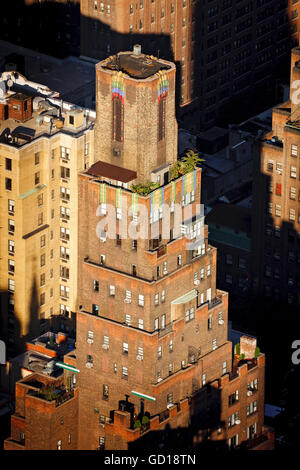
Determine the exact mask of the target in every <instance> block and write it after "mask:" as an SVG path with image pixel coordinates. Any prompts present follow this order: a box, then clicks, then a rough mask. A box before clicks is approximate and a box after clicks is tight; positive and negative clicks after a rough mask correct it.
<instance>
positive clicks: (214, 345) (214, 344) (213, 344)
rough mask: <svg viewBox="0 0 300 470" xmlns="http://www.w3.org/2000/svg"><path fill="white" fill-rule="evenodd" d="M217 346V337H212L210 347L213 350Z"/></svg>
mask: <svg viewBox="0 0 300 470" xmlns="http://www.w3.org/2000/svg"><path fill="white" fill-rule="evenodd" d="M217 347H218V346H217V339H216V338H214V339H213V340H212V348H213V350H215V349H217Z"/></svg>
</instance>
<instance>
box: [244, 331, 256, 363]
mask: <svg viewBox="0 0 300 470" xmlns="http://www.w3.org/2000/svg"><path fill="white" fill-rule="evenodd" d="M255 348H256V338H250V336H241V338H240V354H245V359H253V358H254V357H255Z"/></svg>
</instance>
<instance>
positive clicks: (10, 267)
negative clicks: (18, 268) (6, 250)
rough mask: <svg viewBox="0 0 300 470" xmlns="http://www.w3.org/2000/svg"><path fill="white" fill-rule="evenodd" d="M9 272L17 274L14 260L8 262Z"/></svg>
mask: <svg viewBox="0 0 300 470" xmlns="http://www.w3.org/2000/svg"><path fill="white" fill-rule="evenodd" d="M8 272H9V273H10V274H13V273H14V272H15V262H14V260H12V259H9V260H8Z"/></svg>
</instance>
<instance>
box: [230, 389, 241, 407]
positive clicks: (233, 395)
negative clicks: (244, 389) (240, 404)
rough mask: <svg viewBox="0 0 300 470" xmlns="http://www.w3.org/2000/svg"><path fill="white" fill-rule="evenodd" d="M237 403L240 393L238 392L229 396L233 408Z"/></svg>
mask: <svg viewBox="0 0 300 470" xmlns="http://www.w3.org/2000/svg"><path fill="white" fill-rule="evenodd" d="M237 401H239V391H238V390H236V391H235V392H234V393H232V394H231V395H229V397H228V405H229V406H232V405H234V404H235V403H236V402H237Z"/></svg>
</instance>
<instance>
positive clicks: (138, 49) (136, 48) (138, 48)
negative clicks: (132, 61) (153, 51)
mask: <svg viewBox="0 0 300 470" xmlns="http://www.w3.org/2000/svg"><path fill="white" fill-rule="evenodd" d="M141 53H142V46H141V45H140V44H135V45H134V46H133V54H134V55H137V56H138V55H141Z"/></svg>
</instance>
